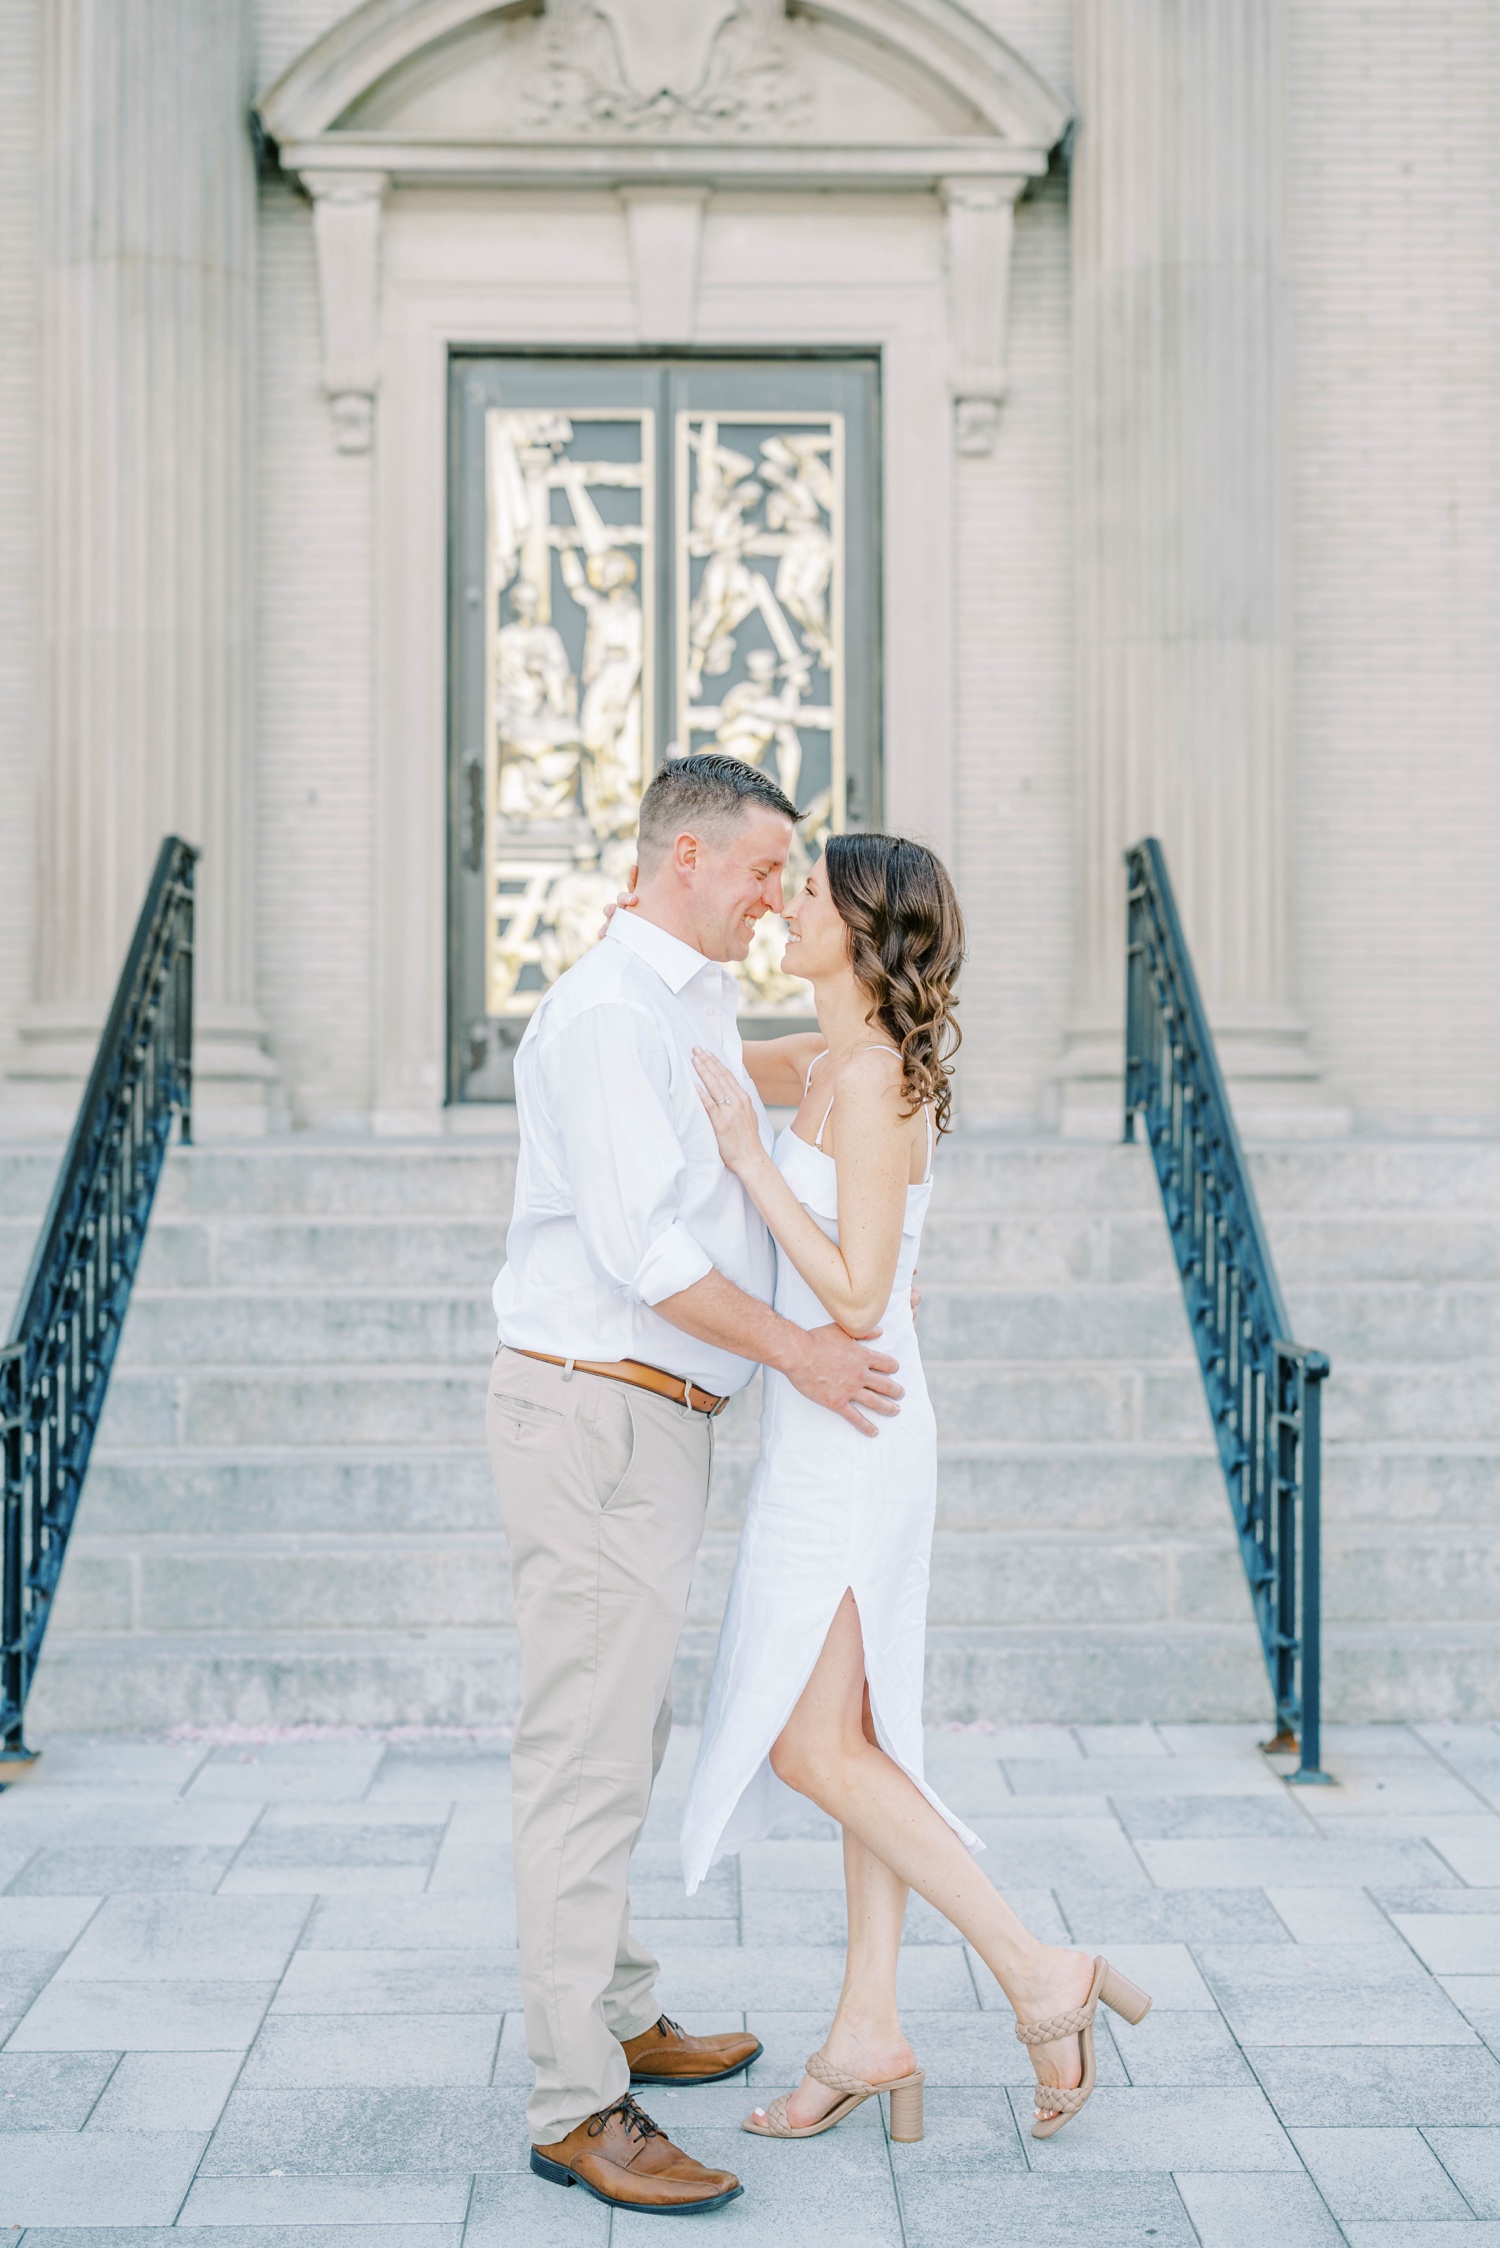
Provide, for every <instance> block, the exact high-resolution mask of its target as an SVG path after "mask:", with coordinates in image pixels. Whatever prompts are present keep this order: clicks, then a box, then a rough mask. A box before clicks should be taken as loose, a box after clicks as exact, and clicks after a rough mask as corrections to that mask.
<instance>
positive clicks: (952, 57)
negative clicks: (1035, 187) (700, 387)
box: [261, 0, 1067, 170]
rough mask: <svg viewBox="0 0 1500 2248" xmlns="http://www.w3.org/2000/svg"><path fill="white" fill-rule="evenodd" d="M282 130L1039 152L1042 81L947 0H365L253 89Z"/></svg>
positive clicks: (283, 137) (1054, 113) (440, 141)
mask: <svg viewBox="0 0 1500 2248" xmlns="http://www.w3.org/2000/svg"><path fill="white" fill-rule="evenodd" d="M261 116H262V120H263V122H264V124H265V126H266V129H267V131H268V132H269V133H270V134H271V135H272V137H273V138H274V139H276V140H277V141H278V142H281V143H283V144H285V143H286V142H288V141H292V142H298V143H300V142H304V141H306V140H309V139H312V138H314V137H316V138H318V139H321V140H323V141H324V142H325V145H326V143H327V142H330V141H343V140H345V138H346V137H347V138H348V139H349V140H351V141H352V140H355V139H361V140H365V141H371V140H375V139H379V140H388V141H393V142H408V143H416V142H421V143H423V144H425V145H428V146H434V145H445V144H446V145H458V144H463V145H465V146H467V147H470V148H473V147H475V146H477V145H488V146H491V147H502V146H504V145H506V144H511V145H517V144H523V143H538V142H540V143H542V144H553V145H556V144H560V143H570V144H578V143H585V142H597V143H603V144H615V145H619V144H621V143H626V144H634V145H639V146H646V145H651V144H655V145H658V146H661V145H663V144H665V145H666V146H668V147H682V146H684V145H685V144H686V145H687V146H692V145H703V144H716V145H718V146H720V147H725V146H728V147H734V146H738V147H740V148H742V149H743V148H745V147H746V146H747V144H748V145H750V146H754V145H755V144H758V143H766V144H769V143H776V144H781V145H783V146H785V145H787V144H802V145H805V146H814V147H825V148H826V147H829V146H832V145H839V146H843V147H846V148H847V147H851V146H867V147H885V148H899V147H900V146H901V145H902V144H916V143H930V142H934V141H939V140H945V141H969V142H987V143H988V144H989V145H990V146H991V147H992V148H996V149H999V150H1004V149H1013V150H1014V151H1015V153H1016V154H1017V156H1029V157H1030V159H1031V161H1030V163H1029V164H1027V166H1026V168H1027V169H1028V170H1035V169H1038V168H1040V163H1039V159H1040V158H1042V157H1044V156H1045V152H1046V150H1047V149H1048V148H1050V147H1051V146H1052V145H1053V144H1054V143H1055V141H1056V140H1057V138H1058V136H1059V135H1060V134H1061V132H1062V130H1063V127H1064V125H1065V124H1066V121H1067V119H1066V111H1065V110H1064V108H1063V106H1062V104H1061V103H1060V102H1059V101H1058V100H1057V97H1056V96H1055V95H1054V94H1053V93H1052V92H1051V89H1050V88H1049V87H1047V86H1046V85H1045V83H1044V82H1043V81H1042V80H1041V79H1039V78H1037V77H1036V75H1035V73H1033V72H1032V71H1030V70H1029V68H1028V66H1027V65H1026V64H1025V63H1024V62H1022V61H1021V59H1020V57H1019V56H1017V55H1015V53H1014V52H1013V50H1011V49H1010V48H1008V47H1007V46H1006V45H1005V43H1004V42H1003V41H1002V40H1000V39H998V38H997V37H996V36H995V35H994V34H993V33H992V32H990V31H988V30H987V29H986V28H985V27H984V26H983V25H982V24H981V23H979V21H978V20H977V19H976V18H975V17H973V16H971V15H970V14H969V12H968V10H967V9H966V8H965V7H963V6H961V5H960V4H959V0H797V5H796V6H795V8H793V7H792V6H791V0H511V4H509V5H500V6H496V5H494V4H493V0H490V4H489V5H485V4H483V0H366V4H365V5H364V6H363V7H361V8H357V9H355V10H353V11H352V12H351V14H350V15H349V16H347V17H346V18H345V19H344V20H343V22H342V23H340V24H338V25H336V26H335V28H334V29H333V31H331V32H330V33H329V34H328V35H327V37H326V38H325V39H323V40H321V41H320V42H319V43H318V45H317V46H316V47H315V48H313V49H311V50H309V52H308V54H307V55H305V56H304V57H303V58H302V59H301V61H300V62H299V63H297V64H295V65H294V66H293V68H292V69H291V70H290V71H289V72H288V73H287V74H286V76H285V77H284V78H282V79H281V80H280V81H279V82H278V84H277V85H276V86H275V87H273V88H272V89H271V90H270V92H269V93H268V94H267V95H266V96H265V97H264V99H263V101H262V103H261Z"/></svg>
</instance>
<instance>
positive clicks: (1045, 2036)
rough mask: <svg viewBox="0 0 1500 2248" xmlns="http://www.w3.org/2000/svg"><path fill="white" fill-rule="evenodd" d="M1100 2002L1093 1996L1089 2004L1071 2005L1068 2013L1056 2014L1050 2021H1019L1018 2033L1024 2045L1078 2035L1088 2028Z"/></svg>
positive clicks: (1050, 2042) (1047, 2042)
mask: <svg viewBox="0 0 1500 2248" xmlns="http://www.w3.org/2000/svg"><path fill="white" fill-rule="evenodd" d="M1098 2003H1099V2002H1098V2000H1097V1999H1092V1998H1091V1999H1090V2000H1089V2003H1088V2004H1087V2006H1070V2007H1069V2009H1068V2011H1067V2013H1066V2014H1054V2015H1053V2016H1052V2018H1051V2020H1050V2021H1045V2022H1017V2024H1016V2035H1017V2037H1019V2039H1020V2040H1021V2043H1022V2044H1023V2045H1050V2044H1052V2043H1053V2041H1054V2040H1055V2039H1056V2038H1059V2037H1076V2036H1077V2035H1078V2033H1079V2031H1080V2030H1085V2029H1087V2028H1088V2026H1089V2024H1090V2022H1091V2021H1092V2020H1093V2018H1094V2015H1095V2013H1096V2012H1097V2011H1098Z"/></svg>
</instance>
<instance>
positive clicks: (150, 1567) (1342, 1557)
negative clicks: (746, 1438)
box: [51, 1511, 1500, 1636]
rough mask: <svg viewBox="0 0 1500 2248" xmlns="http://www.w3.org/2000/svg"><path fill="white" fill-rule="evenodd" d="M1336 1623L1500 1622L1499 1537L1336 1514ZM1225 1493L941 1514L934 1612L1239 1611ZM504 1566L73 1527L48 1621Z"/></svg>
mask: <svg viewBox="0 0 1500 2248" xmlns="http://www.w3.org/2000/svg"><path fill="white" fill-rule="evenodd" d="M736 1544H737V1540H736V1537H735V1535H734V1533H733V1532H732V1531H730V1532H727V1533H726V1532H721V1531H714V1532H710V1534H709V1535H708V1536H707V1537H705V1539H704V1542H703V1546H702V1548H701V1551H700V1554H699V1559H698V1565H697V1569H696V1572H695V1576H694V1582H693V1593H692V1599H691V1602H690V1605H689V1610H688V1614H689V1620H690V1621H692V1622H697V1623H703V1624H717V1621H718V1619H719V1617H720V1615H721V1614H722V1612H723V1605H724V1600H725V1597H726V1595H727V1592H728V1589H729V1579H730V1575H731V1573H732V1571H733V1567H734V1558H735V1550H736ZM1323 1581H1324V1615H1325V1619H1326V1620H1327V1621H1328V1622H1329V1623H1358V1624H1375V1623H1379V1622H1381V1621H1389V1622H1390V1623H1392V1624H1399V1623H1403V1622H1405V1623H1429V1622H1430V1623H1441V1622H1455V1623H1480V1622H1493V1623H1496V1624H1500V1547H1497V1543H1496V1539H1495V1536H1494V1533H1493V1530H1492V1529H1491V1528H1490V1527H1489V1526H1487V1525H1486V1526H1479V1527H1475V1526H1462V1527H1454V1528H1450V1527H1448V1526H1446V1525H1426V1526H1424V1527H1422V1528H1421V1529H1413V1528H1412V1527H1411V1526H1409V1525H1406V1524H1400V1525H1388V1526H1387V1525H1370V1524H1359V1525H1353V1526H1348V1525H1337V1524H1330V1525H1329V1527H1328V1529H1327V1532H1326V1535H1325V1540H1324V1579H1323ZM1249 1612H1250V1610H1249V1597H1248V1593H1247V1591H1246V1586H1245V1579H1244V1572H1243V1570H1242V1568H1241V1565H1240V1559H1239V1554H1238V1551H1237V1548H1236V1545H1235V1541H1234V1538H1233V1536H1232V1533H1231V1530H1230V1526H1229V1519H1228V1514H1227V1511H1225V1512H1224V1514H1223V1516H1222V1519H1221V1521H1220V1523H1219V1524H1217V1525H1215V1527H1214V1528H1213V1529H1212V1530H1208V1531H1205V1532H1202V1533H1199V1534H1196V1535H1192V1536H1184V1535H1182V1534H1180V1533H1176V1534H1173V1533H1166V1532H1155V1533H1150V1532H1148V1533H1145V1534H1142V1533H1141V1532H1140V1531H1139V1530H1137V1529H1134V1528H1133V1527H1132V1528H1131V1529H1129V1530H1127V1529H1126V1528H1125V1527H1124V1526H1122V1527H1121V1529H1120V1531H1119V1532H1118V1533H1117V1534H1116V1536H1115V1537H1113V1538H1111V1539H1108V1540H1105V1539H1101V1538H1099V1537H1098V1536H1096V1535H1095V1534H1094V1533H1093V1532H1091V1531H1073V1532H1058V1531H1056V1530H1053V1529H1051V1528H1047V1529H1035V1528H1033V1529H1022V1530H1010V1531H991V1530H972V1529H971V1530H963V1531H958V1532H952V1531H944V1530H939V1531H938V1533H937V1534H936V1537H935V1539H934V1543H933V1553H932V1583H931V1593H930V1596H929V1603H928V1616H929V1621H930V1622H931V1623H933V1624H940V1625H949V1624H964V1625H969V1624H973V1625H990V1624H1027V1625H1040V1624H1048V1625H1062V1624H1068V1625H1072V1624H1101V1625H1102V1624H1110V1623H1128V1624H1145V1623H1149V1622H1153V1621H1155V1622H1159V1623H1163V1624H1167V1623H1192V1624H1207V1623H1214V1624H1219V1623H1222V1624H1237V1623H1240V1622H1242V1621H1244V1620H1245V1618H1246V1617H1247V1616H1248V1615H1249ZM512 1621H513V1611H512V1607H511V1594H510V1570H509V1561H508V1557H507V1553H506V1545H505V1539H504V1536H503V1534H502V1532H501V1531H500V1529H499V1526H498V1524H496V1525H495V1526H494V1527H492V1528H491V1529H489V1530H486V1531H473V1530H470V1531H464V1532H444V1533H438V1534H434V1533H431V1532H419V1533H409V1532H408V1533H397V1532H392V1531H388V1530H387V1531H381V1532H376V1533H364V1534H361V1533H358V1532H353V1531H322V1532H314V1531H297V1532H270V1533H267V1532H261V1533H252V1532H234V1533H220V1534H208V1533H200V1534H197V1535H192V1536H180V1535H172V1534H158V1535H156V1536H152V1537H146V1538H141V1537H138V1536H137V1537H132V1538H120V1537H110V1536H107V1535H101V1534H100V1533H98V1532H95V1531H90V1530H86V1529H84V1528H82V1527H80V1529H79V1531H78V1532H77V1534H76V1536H75V1539H74V1542H73V1545H72V1547H71V1549H70V1551H69V1555H68V1562H67V1567H66V1570H65V1572H64V1578H63V1584H62V1589H61V1591H60V1594H59V1598H58V1604H57V1613H56V1616H55V1619H54V1622H53V1624H52V1626H51V1629H52V1630H53V1631H55V1632H57V1633H58V1634H59V1636H64V1635H66V1634H69V1633H76V1632H88V1633H99V1632H113V1633H118V1634H121V1635H123V1636H128V1635H131V1634H135V1633H139V1632H143V1631H144V1632H149V1633H156V1634H160V1635H171V1634H173V1633H177V1632H205V1631H247V1630H248V1631H255V1630H266V1631H271V1630H287V1631H296V1630H369V1631H409V1630H419V1629H434V1630H437V1629H448V1628H452V1627H459V1626H461V1627H464V1628H468V1627H474V1628H478V1627H480V1626H491V1625H508V1624H510V1623H511V1622H512Z"/></svg>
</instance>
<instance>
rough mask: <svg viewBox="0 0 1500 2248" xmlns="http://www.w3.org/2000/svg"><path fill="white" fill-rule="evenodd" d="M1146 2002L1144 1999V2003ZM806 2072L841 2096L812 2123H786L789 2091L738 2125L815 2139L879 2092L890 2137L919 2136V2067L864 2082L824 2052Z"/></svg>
mask: <svg viewBox="0 0 1500 2248" xmlns="http://www.w3.org/2000/svg"><path fill="white" fill-rule="evenodd" d="M1146 2003H1147V2004H1148V2005H1149V2004H1150V2000H1149V1999H1148V2000H1147V2002H1146ZM807 2073H808V2075H809V2076H811V2077H813V2078H814V2079H815V2080H816V2081H817V2082H818V2083H819V2084H823V2085H826V2086H827V2088H828V2090H829V2091H830V2092H838V2093H840V2094H841V2095H842V2097H841V2098H840V2100H839V2102H838V2104H837V2106H836V2107H831V2108H830V2109H829V2111H828V2113H827V2114H826V2115H825V2116H823V2117H821V2118H820V2119H819V2121H818V2122H816V2123H788V2121H787V2119H786V2109H787V2102H788V2100H790V2098H791V2096H792V2095H791V2093H790V2092H778V2093H777V2095H776V2097H775V2099H774V2100H773V2101H772V2102H771V2104H770V2106H769V2107H768V2108H766V2109H764V2110H758V2111H757V2113H756V2114H755V2115H747V2116H746V2118H745V2120H744V2123H743V2124H742V2126H741V2128H742V2129H743V2130H746V2131H753V2132H754V2133H755V2135H756V2137H757V2138H760V2139H815V2138H816V2137H817V2136H818V2133H819V2132H820V2131H831V2130H832V2129H833V2127H834V2125H835V2123H842V2122H843V2120H844V2118H845V2116H846V2115H852V2114H853V2113H854V2110H855V2109H856V2108H857V2107H860V2106H862V2105H863V2103H864V2102H865V2101H866V2100H873V2099H875V2098H876V2097H877V2096H878V2095H879V2094H880V2093H881V2092H889V2093H890V2096H891V2137H892V2138H893V2139H898V2140H900V2141H902V2143H903V2144H906V2145H910V2144H912V2143H913V2142H914V2141H915V2140H917V2139H920V2138H921V2136H922V2086H923V2084H924V2083H925V2081H926V2076H925V2073H924V2071H923V2070H921V2069H914V2070H913V2071H912V2073H911V2075H910V2076H892V2077H888V2078H887V2079H886V2080H885V2082H884V2083H883V2084H867V2083H866V2082H865V2080H864V2078H863V2077H862V2076H846V2075H845V2073H844V2071H843V2070H842V2069H838V2068H835V2067H834V2066H833V2063H832V2062H831V2061H830V2060H829V2059H828V2058H827V2056H826V2054H824V2053H821V2052H818V2053H814V2054H813V2055H812V2057H811V2059H810V2060H809V2061H808V2064H807Z"/></svg>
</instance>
